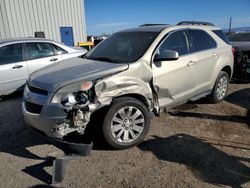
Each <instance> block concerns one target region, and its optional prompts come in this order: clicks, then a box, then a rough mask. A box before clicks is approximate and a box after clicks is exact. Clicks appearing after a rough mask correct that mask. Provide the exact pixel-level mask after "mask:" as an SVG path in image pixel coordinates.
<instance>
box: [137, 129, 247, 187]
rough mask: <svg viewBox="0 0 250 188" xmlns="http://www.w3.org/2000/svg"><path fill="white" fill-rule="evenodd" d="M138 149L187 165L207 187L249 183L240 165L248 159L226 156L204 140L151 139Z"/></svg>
mask: <svg viewBox="0 0 250 188" xmlns="http://www.w3.org/2000/svg"><path fill="white" fill-rule="evenodd" d="M138 147H139V149H141V150H142V151H150V152H152V153H153V154H154V155H155V156H156V157H157V158H158V159H159V160H164V161H170V162H175V163H179V164H184V165H186V166H187V168H188V169H189V170H190V171H191V172H192V173H193V175H194V176H195V177H196V178H197V179H199V180H200V181H203V182H206V183H210V184H214V185H224V186H231V187H234V188H239V187H241V185H243V184H244V183H246V182H248V181H250V168H248V167H247V166H246V165H244V164H243V163H241V161H247V162H250V159H248V158H240V157H235V156H231V155H228V154H227V153H224V152H222V151H220V150H219V149H217V148H216V147H214V146H212V145H211V144H210V143H208V142H207V141H206V140H204V139H199V138H196V137H193V136H190V135H186V134H177V135H174V136H170V137H167V138H161V137H157V136H154V138H153V139H151V140H147V141H144V142H143V143H141V144H140V145H139V146H138ZM249 149H250V148H249Z"/></svg>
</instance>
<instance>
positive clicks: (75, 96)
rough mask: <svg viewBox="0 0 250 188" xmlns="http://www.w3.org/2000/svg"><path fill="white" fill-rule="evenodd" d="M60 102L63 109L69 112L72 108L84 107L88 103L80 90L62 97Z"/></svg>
mask: <svg viewBox="0 0 250 188" xmlns="http://www.w3.org/2000/svg"><path fill="white" fill-rule="evenodd" d="M61 104H62V105H63V106H64V110H65V111H66V112H69V111H71V110H73V109H80V108H84V107H86V106H87V105H88V104H89V100H88V96H87V95H86V94H85V93H84V92H82V91H79V92H73V93H72V94H70V95H68V96H66V97H65V98H64V99H62V101H61Z"/></svg>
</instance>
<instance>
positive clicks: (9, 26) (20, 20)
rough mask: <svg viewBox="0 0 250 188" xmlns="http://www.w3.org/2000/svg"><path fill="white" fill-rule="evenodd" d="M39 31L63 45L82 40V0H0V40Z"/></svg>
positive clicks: (83, 34)
mask: <svg viewBox="0 0 250 188" xmlns="http://www.w3.org/2000/svg"><path fill="white" fill-rule="evenodd" d="M40 32H42V33H40ZM43 34H44V35H45V38H48V39H52V40H55V41H58V42H62V43H64V44H66V45H76V44H77V43H78V42H80V41H86V38H87V31H86V22H85V10H84V0H0V39H5V38H13V37H35V36H42V35H43Z"/></svg>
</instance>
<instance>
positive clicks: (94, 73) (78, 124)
mask: <svg viewBox="0 0 250 188" xmlns="http://www.w3.org/2000/svg"><path fill="white" fill-rule="evenodd" d="M225 41H226V40H225V36H224V34H223V32H222V31H221V30H220V29H219V28H217V27H215V26H213V25H211V24H206V23H192V24H190V23H189V22H184V23H181V24H178V25H144V26H141V27H138V28H134V29H128V30H123V31H120V32H117V33H115V34H113V35H112V36H111V37H109V38H108V39H106V40H104V41H103V42H102V43H100V44H99V45H98V46H96V47H95V48H94V49H93V50H91V51H90V52H88V53H87V54H86V55H85V56H84V57H83V58H73V59H70V60H66V61H62V62H61V63H60V64H55V65H51V66H49V67H46V68H44V69H41V70H39V71H37V72H35V73H33V74H31V75H30V77H29V80H28V81H27V85H26V87H25V91H24V101H23V107H22V109H23V114H24V117H25V120H26V122H27V123H28V124H29V125H30V126H32V127H33V128H35V129H37V130H39V131H40V132H43V133H45V134H46V135H47V136H49V137H52V138H57V139H64V138H65V137H66V136H67V135H70V134H71V133H79V134H82V135H84V134H87V132H88V131H86V130H88V128H89V126H92V124H91V121H92V120H93V119H95V118H100V119H101V116H97V117H94V114H96V113H95V112H98V111H100V110H103V109H105V110H103V111H102V112H104V113H102V114H101V115H103V117H104V118H103V121H101V124H100V125H98V126H101V130H102V133H103V135H104V138H105V140H106V141H107V143H108V144H110V145H111V146H113V147H114V148H118V149H124V148H128V147H131V146H134V145H136V144H138V143H140V142H141V141H143V139H144V137H145V135H146V134H147V132H148V130H149V126H150V118H151V117H153V116H159V115H160V112H161V111H162V110H164V109H169V108H172V107H175V106H177V105H180V104H183V103H186V102H187V101H190V100H197V99H199V98H202V97H205V96H208V98H209V99H210V100H211V101H212V102H219V101H221V100H223V99H224V98H225V96H226V93H227V89H228V84H229V80H230V78H231V76H232V72H233V54H232V47H231V46H230V45H229V44H227V43H226V42H225ZM98 130H99V129H95V130H94V131H96V134H98V133H99V132H98Z"/></svg>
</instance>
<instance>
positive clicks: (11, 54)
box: [0, 43, 28, 95]
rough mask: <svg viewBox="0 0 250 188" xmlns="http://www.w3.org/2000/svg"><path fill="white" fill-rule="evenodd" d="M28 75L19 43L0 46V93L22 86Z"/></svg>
mask: <svg viewBox="0 0 250 188" xmlns="http://www.w3.org/2000/svg"><path fill="white" fill-rule="evenodd" d="M27 77H28V71H27V62H26V61H24V57H23V45H22V44H21V43H17V44H10V45H5V46H2V47H0V95H1V94H8V93H11V92H13V91H15V90H18V89H20V88H21V87H23V86H24V84H25V82H26V79H27Z"/></svg>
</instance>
